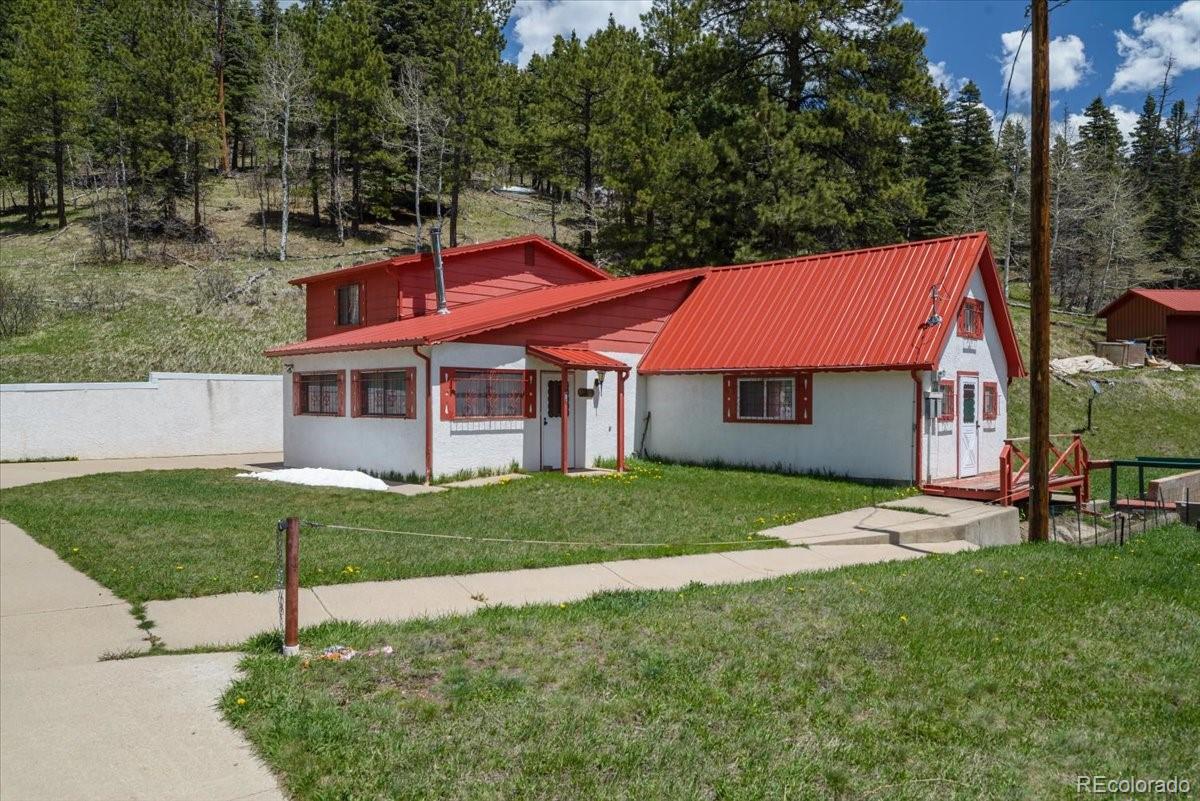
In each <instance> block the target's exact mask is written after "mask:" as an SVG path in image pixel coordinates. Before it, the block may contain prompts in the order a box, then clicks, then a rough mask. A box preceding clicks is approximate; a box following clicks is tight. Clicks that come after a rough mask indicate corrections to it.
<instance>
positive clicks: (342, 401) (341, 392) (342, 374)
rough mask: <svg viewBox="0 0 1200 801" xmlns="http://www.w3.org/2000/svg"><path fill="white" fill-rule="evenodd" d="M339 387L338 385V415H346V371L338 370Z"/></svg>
mask: <svg viewBox="0 0 1200 801" xmlns="http://www.w3.org/2000/svg"><path fill="white" fill-rule="evenodd" d="M337 387H338V413H337V416H338V417H345V415H346V371H345V370H338V371H337Z"/></svg>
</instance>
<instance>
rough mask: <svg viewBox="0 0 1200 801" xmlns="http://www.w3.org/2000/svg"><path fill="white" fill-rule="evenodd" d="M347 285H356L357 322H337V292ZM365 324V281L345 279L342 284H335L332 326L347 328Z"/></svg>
mask: <svg viewBox="0 0 1200 801" xmlns="http://www.w3.org/2000/svg"><path fill="white" fill-rule="evenodd" d="M348 286H357V287H358V322H357V323H340V322H338V292H340V291H341V290H342V289H344V288H346V287H348ZM366 324H367V283H366V281H347V282H346V283H344V284H337V285H335V286H334V287H333V326H334V328H340V329H349V328H360V327H362V326H364V325H366Z"/></svg>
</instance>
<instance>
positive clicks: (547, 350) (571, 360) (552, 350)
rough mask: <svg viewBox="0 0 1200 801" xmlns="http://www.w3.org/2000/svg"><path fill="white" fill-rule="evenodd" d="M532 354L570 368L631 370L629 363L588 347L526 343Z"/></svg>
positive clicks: (558, 365)
mask: <svg viewBox="0 0 1200 801" xmlns="http://www.w3.org/2000/svg"><path fill="white" fill-rule="evenodd" d="M525 352H526V353H527V354H529V355H530V356H534V357H536V358H538V359H541V360H542V361H544V362H549V363H550V364H553V365H555V366H557V367H565V368H567V369H568V370H600V371H604V370H616V371H617V372H629V369H630V368H629V365H627V364H625V363H624V362H619V361H617V360H616V359H614V358H612V357H610V356H605V355H604V354H603V353H597V352H596V351H594V350H588V349H587V348H564V347H553V346H550V345H526V346H525Z"/></svg>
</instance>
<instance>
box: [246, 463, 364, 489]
mask: <svg viewBox="0 0 1200 801" xmlns="http://www.w3.org/2000/svg"><path fill="white" fill-rule="evenodd" d="M237 477H238V478H259V479H262V480H263V481H282V482H284V483H285V484H305V485H307V486H309V487H343V488H345V489H361V490H383V491H386V490H387V488H388V485H387V484H385V483H384V482H382V481H380V480H379V479H377V478H375V477H374V476H368V475H367V474H366V473H363V472H362V471H359V470H330V469H329V468H327V467H289V468H287V469H285V470H265V471H263V472H261V473H238V474H237Z"/></svg>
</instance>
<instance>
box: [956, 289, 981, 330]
mask: <svg viewBox="0 0 1200 801" xmlns="http://www.w3.org/2000/svg"><path fill="white" fill-rule="evenodd" d="M968 306H970V307H972V308H974V309H975V325H974V326H973V327H971V328H967V327H966V325H965V322H966V311H967V307H968ZM958 335H959V336H960V337H962V338H963V339H983V301H982V300H980V299H979V298H963V302H962V306H961V307H960V308H959V310H958Z"/></svg>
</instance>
